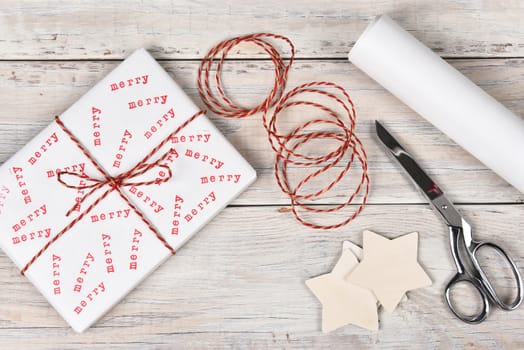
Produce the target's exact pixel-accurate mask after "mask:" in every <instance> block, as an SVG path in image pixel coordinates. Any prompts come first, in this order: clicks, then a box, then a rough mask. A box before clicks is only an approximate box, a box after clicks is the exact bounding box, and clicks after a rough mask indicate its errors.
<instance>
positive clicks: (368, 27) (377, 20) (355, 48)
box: [348, 14, 393, 62]
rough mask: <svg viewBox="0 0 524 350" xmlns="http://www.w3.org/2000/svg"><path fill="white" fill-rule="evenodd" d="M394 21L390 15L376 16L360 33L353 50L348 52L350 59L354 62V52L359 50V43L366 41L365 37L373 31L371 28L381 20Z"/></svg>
mask: <svg viewBox="0 0 524 350" xmlns="http://www.w3.org/2000/svg"><path fill="white" fill-rule="evenodd" d="M384 20H385V21H393V20H392V19H391V18H390V17H389V16H388V15H385V14H383V15H378V16H375V18H374V19H373V20H372V21H371V22H370V23H369V24H368V25H367V27H366V29H364V31H363V32H362V34H360V36H359V37H358V39H357V41H356V42H355V44H354V45H353V47H352V48H351V50H349V53H348V60H349V61H351V62H353V59H352V56H353V55H352V53H353V52H354V51H356V50H358V47H359V43H361V42H362V41H364V38H365V37H366V36H367V35H368V34H369V32H370V31H371V29H372V28H373V27H375V25H376V24H377V23H379V22H381V21H384Z"/></svg>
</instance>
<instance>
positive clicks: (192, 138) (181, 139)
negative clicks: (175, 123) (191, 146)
mask: <svg viewBox="0 0 524 350" xmlns="http://www.w3.org/2000/svg"><path fill="white" fill-rule="evenodd" d="M210 138H211V134H196V135H187V136H186V135H181V136H173V137H171V142H172V143H185V142H203V143H208V141H209V139H210Z"/></svg>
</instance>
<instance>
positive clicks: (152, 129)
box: [144, 108, 175, 139]
mask: <svg viewBox="0 0 524 350" xmlns="http://www.w3.org/2000/svg"><path fill="white" fill-rule="evenodd" d="M174 117H175V110H174V109H173V108H171V109H170V110H169V111H167V113H165V114H164V115H163V116H162V118H159V119H158V120H157V121H156V123H155V124H153V125H151V126H150V127H149V129H148V130H147V131H146V132H145V133H144V137H145V138H146V139H149V138H150V137H151V136H153V134H154V133H155V132H157V131H158V129H160V128H161V127H163V126H164V123H165V122H167V121H169V120H170V119H173V118H174Z"/></svg>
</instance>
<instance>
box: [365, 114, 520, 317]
mask: <svg viewBox="0 0 524 350" xmlns="http://www.w3.org/2000/svg"><path fill="white" fill-rule="evenodd" d="M375 126H376V132H377V135H378V137H379V139H380V140H381V141H382V143H383V144H384V145H385V146H386V147H387V148H388V150H389V151H390V153H391V154H392V155H393V156H394V157H395V159H396V160H397V161H398V162H399V163H400V165H401V166H402V167H403V168H404V170H405V171H406V172H407V173H408V174H409V176H410V177H411V179H412V180H413V181H414V183H415V184H416V186H417V187H418V188H419V189H420V190H421V191H422V192H423V193H424V195H425V197H426V198H427V200H428V201H429V202H430V203H431V204H432V207H433V209H434V210H435V211H436V212H438V213H439V214H440V216H441V217H442V218H443V219H444V221H445V222H446V224H447V225H448V227H449V239H450V244H451V255H452V257H453V260H454V262H455V267H456V269H457V273H456V274H455V276H454V277H453V278H452V279H451V280H450V281H449V283H448V285H447V286H446V288H445V299H446V303H447V305H448V307H449V309H450V310H451V311H452V312H453V314H455V316H456V317H457V318H459V319H460V320H462V321H464V322H466V323H471V324H475V323H480V322H482V321H484V320H485V319H486V317H487V316H488V314H489V312H490V304H494V305H495V306H498V307H499V308H501V309H503V310H506V311H511V310H515V309H516V308H517V307H518V306H519V305H520V304H521V302H522V299H523V298H524V295H523V294H524V293H523V286H522V277H521V275H520V272H519V270H518V269H517V266H516V265H515V263H514V262H513V260H512V259H511V257H510V256H509V255H508V254H507V253H506V252H505V251H504V250H503V249H502V248H501V247H499V246H498V245H496V244H494V243H491V242H486V241H475V240H474V239H473V238H472V236H471V226H470V225H469V224H468V222H467V221H466V220H465V219H464V218H463V217H462V215H460V213H459V212H458V211H457V209H455V207H454V206H453V204H452V203H451V202H450V201H449V200H448V199H447V198H446V196H445V195H444V193H443V192H442V190H441V189H440V187H439V186H437V184H435V182H434V181H433V180H431V178H430V177H429V176H428V175H427V174H426V173H425V172H424V170H422V169H421V168H420V166H419V165H418V164H417V162H416V161H415V159H414V158H413V157H412V156H411V154H409V152H407V151H406V150H405V149H404V147H402V146H401V145H400V144H399V143H398V141H397V140H395V138H394V137H393V136H392V135H391V134H390V133H389V132H388V131H387V130H386V128H384V126H382V124H380V123H379V122H378V121H375ZM483 247H484V248H485V249H486V248H487V249H493V250H495V251H496V252H497V253H499V254H500V255H501V257H502V258H503V259H504V260H505V263H507V265H508V266H509V267H510V268H511V270H512V272H513V276H514V281H515V283H516V285H515V287H516V289H517V293H516V296H515V298H514V299H513V300H512V301H511V302H509V303H507V302H505V301H503V300H501V298H500V297H499V295H498V294H497V291H496V290H495V288H494V287H493V285H492V283H491V282H490V280H489V279H488V277H487V275H486V273H485V272H484V270H483V269H482V267H481V266H480V264H479V261H478V259H477V253H478V252H479V250H480V249H481V248H483ZM458 283H469V284H471V285H472V286H473V287H474V288H475V289H476V290H477V291H478V294H479V296H480V299H481V301H482V308H481V309H480V311H479V312H478V313H474V314H469V315H468V314H464V313H462V312H461V311H459V310H458V309H457V308H456V307H455V306H454V305H455V304H454V303H453V299H454V298H453V297H452V295H453V294H451V290H452V289H453V288H454V287H455V286H456V285H457V284H458Z"/></svg>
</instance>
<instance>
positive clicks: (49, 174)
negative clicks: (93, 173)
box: [47, 163, 86, 177]
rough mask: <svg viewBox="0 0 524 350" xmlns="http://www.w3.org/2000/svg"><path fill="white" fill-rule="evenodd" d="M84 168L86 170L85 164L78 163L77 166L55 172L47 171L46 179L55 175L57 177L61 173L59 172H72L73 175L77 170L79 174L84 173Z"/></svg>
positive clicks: (58, 169)
mask: <svg viewBox="0 0 524 350" xmlns="http://www.w3.org/2000/svg"><path fill="white" fill-rule="evenodd" d="M85 168H86V163H78V164H74V165H71V166H66V167H63V168H62V169H60V168H57V169H55V170H48V171H47V177H54V176H55V175H56V176H58V174H59V173H61V172H73V173H76V172H77V170H78V171H80V172H81V173H84V171H85Z"/></svg>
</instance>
